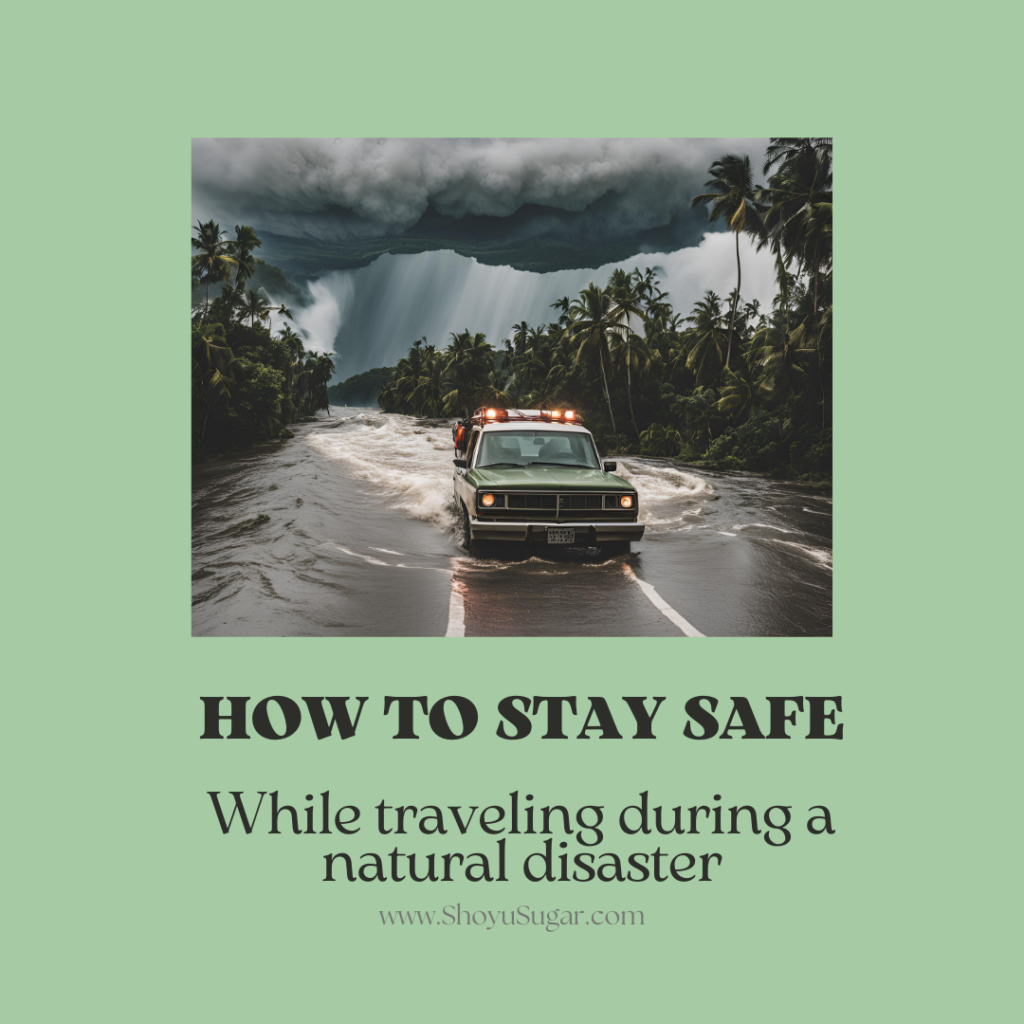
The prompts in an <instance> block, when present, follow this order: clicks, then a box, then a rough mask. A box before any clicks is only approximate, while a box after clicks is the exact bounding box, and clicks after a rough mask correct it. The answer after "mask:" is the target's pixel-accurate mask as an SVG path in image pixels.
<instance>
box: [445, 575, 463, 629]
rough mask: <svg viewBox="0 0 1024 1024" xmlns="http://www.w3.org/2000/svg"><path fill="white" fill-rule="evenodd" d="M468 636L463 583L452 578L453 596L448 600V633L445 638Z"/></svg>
mask: <svg viewBox="0 0 1024 1024" xmlns="http://www.w3.org/2000/svg"><path fill="white" fill-rule="evenodd" d="M465 635H466V604H465V602H464V601H463V599H462V583H461V582H460V581H459V580H458V579H456V577H455V576H454V575H453V576H452V594H451V597H450V598H449V599H448V632H447V633H445V636H465Z"/></svg>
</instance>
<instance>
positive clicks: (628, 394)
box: [626, 352, 640, 441]
mask: <svg viewBox="0 0 1024 1024" xmlns="http://www.w3.org/2000/svg"><path fill="white" fill-rule="evenodd" d="M626 398H627V399H629V418H630V420H631V421H632V423H633V430H634V431H635V432H636V439H637V440H638V441H639V440H640V431H639V429H638V428H637V425H636V416H634V415H633V382H632V380H631V379H630V373H629V353H628V352H627V353H626Z"/></svg>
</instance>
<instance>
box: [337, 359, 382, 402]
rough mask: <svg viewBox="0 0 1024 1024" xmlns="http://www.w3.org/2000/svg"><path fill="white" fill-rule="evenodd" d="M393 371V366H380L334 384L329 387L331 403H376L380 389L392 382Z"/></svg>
mask: <svg viewBox="0 0 1024 1024" xmlns="http://www.w3.org/2000/svg"><path fill="white" fill-rule="evenodd" d="M393 373H394V367H393V366H378V367H376V368H375V369H372V370H366V371H364V372H363V373H357V374H356V375H355V376H354V377H349V378H348V380H346V381H343V382H342V383H341V384H332V385H331V386H330V387H329V388H328V389H327V397H328V398H329V399H330V400H331V405H366V406H373V405H376V404H377V395H378V394H379V393H380V389H381V388H382V387H384V385H386V384H388V383H390V381H391V375H392V374H393Z"/></svg>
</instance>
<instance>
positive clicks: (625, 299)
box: [608, 270, 654, 438]
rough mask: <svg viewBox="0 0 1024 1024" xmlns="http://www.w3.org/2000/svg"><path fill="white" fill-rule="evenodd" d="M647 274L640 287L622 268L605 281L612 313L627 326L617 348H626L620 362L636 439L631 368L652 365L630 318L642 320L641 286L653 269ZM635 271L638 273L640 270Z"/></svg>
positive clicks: (647, 281)
mask: <svg viewBox="0 0 1024 1024" xmlns="http://www.w3.org/2000/svg"><path fill="white" fill-rule="evenodd" d="M648 273H649V274H650V275H651V278H650V279H645V278H640V281H641V284H640V285H639V286H638V285H637V283H636V279H635V277H634V275H633V274H628V273H626V271H625V270H614V271H612V276H611V280H610V281H609V282H608V289H609V291H610V292H611V296H612V299H613V300H614V302H615V306H614V307H613V314H614V316H615V318H616V319H617V320H624V321H625V322H626V329H625V331H622V332H621V334H620V338H619V348H620V349H623V348H624V349H626V351H625V352H624V353H623V362H624V363H625V364H626V398H627V400H628V402H629V419H630V421H631V422H632V424H633V430H634V431H635V432H636V436H637V438H639V437H640V431H639V430H638V429H637V425H636V417H635V416H634V415H633V376H632V368H633V367H634V366H635V367H637V369H646V368H647V367H648V366H650V364H651V355H650V352H649V351H648V349H647V347H646V346H645V345H644V340H643V338H641V337H640V336H639V335H636V334H633V330H632V327H631V325H630V322H629V318H630V317H631V316H637V317H639V318H640V319H641V320H643V319H644V309H643V305H642V302H643V299H642V294H643V291H644V289H645V288H646V287H647V286H648V285H649V284H650V281H651V280H653V275H654V272H653V271H651V270H648ZM636 274H637V275H639V271H637V272H636Z"/></svg>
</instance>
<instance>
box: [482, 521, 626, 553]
mask: <svg viewBox="0 0 1024 1024" xmlns="http://www.w3.org/2000/svg"><path fill="white" fill-rule="evenodd" d="M549 527H551V528H554V529H563V530H564V529H573V530H575V531H576V541H575V543H576V544H578V545H580V546H581V547H592V546H595V545H598V544H608V543H611V542H613V541H623V540H626V541H629V540H639V539H640V538H641V537H642V536H643V535H644V524H643V523H622V522H618V523H617V522H603V523H575V522H558V523H550V522H548V523H530V522H523V521H522V520H517V521H512V522H500V521H499V522H495V521H494V520H486V519H485V520H481V519H473V518H472V517H470V520H469V532H470V536H471V537H472V539H473V540H504V541H512V542H516V541H518V542H519V543H521V544H546V543H547V540H548V538H547V532H548V528H549Z"/></svg>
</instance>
